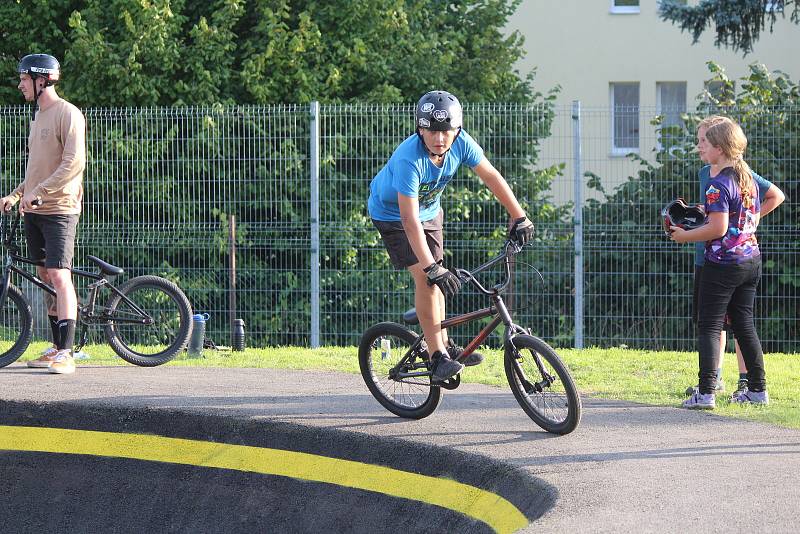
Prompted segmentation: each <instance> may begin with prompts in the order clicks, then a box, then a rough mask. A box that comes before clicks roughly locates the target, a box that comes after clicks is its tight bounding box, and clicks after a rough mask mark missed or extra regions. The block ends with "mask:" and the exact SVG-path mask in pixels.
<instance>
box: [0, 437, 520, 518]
mask: <svg viewBox="0 0 800 534" xmlns="http://www.w3.org/2000/svg"><path fill="white" fill-rule="evenodd" d="M2 449H4V450H12V451H31V452H48V453H59V454H82V455H89V456H105V457H110V458H132V459H135V460H146V461H153V462H166V463H172V464H185V465H195V466H200V467H213V468H218V469H232V470H235V471H245V472H251V473H262V474H265V475H277V476H284V477H291V478H297V479H301V480H310V481H314V482H324V483H327V484H335V485H337V486H345V487H348V488H356V489H361V490H367V491H374V492H377V493H382V494H385V495H391V496H394V497H402V498H404V499H411V500H414V501H420V502H424V503H427V504H432V505H435V506H440V507H442V508H447V509H449V510H454V511H456V512H459V513H462V514H464V515H467V516H469V517H472V518H474V519H477V520H478V521H482V522H484V523H486V524H487V525H489V526H490V527H491V528H493V529H494V530H495V531H496V532H499V533H506V532H514V531H516V530H519V529H521V528H523V527H526V526H527V525H528V520H527V518H526V517H525V516H524V515H523V514H522V512H520V511H519V510H518V509H517V508H516V507H515V506H514V505H513V504H511V503H510V502H508V501H507V500H505V499H504V498H502V497H500V496H499V495H496V494H494V493H491V492H489V491H485V490H482V489H480V488H476V487H475V486H470V485H468V484H462V483H460V482H456V481H454V480H448V479H444V478H436V477H431V476H426V475H419V474H416V473H410V472H408V471H400V470H398V469H391V468H388V467H383V466H378V465H371V464H365V463H362V462H354V461H350V460H341V459H337V458H327V457H325V456H317V455H314V454H307V453H302V452H294V451H285V450H280V449H267V448H261V447H251V446H246V445H232V444H228V443H213V442H208V441H196V440H189V439H179V438H167V437H162V436H149V435H144V434H119V433H113V432H96V431H90V430H72V429H63V428H40V427H24V426H2V425H0V450H2Z"/></svg>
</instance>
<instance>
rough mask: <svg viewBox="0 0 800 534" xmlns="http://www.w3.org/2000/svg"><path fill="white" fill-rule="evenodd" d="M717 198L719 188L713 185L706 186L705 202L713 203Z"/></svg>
mask: <svg viewBox="0 0 800 534" xmlns="http://www.w3.org/2000/svg"><path fill="white" fill-rule="evenodd" d="M718 200H719V189H717V188H716V187H714V186H713V185H710V186H708V189H707V190H706V202H708V203H709V204H714V203H715V202H717V201H718Z"/></svg>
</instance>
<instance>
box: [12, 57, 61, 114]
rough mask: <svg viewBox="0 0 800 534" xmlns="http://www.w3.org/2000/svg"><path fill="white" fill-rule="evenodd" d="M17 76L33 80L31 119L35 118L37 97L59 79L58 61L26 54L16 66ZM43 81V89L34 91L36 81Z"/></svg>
mask: <svg viewBox="0 0 800 534" xmlns="http://www.w3.org/2000/svg"><path fill="white" fill-rule="evenodd" d="M17 72H18V73H19V74H27V75H28V76H30V77H31V79H32V80H33V110H32V113H33V118H35V116H36V109H37V107H38V105H39V96H40V95H41V94H42V91H44V88H45V87H49V86H51V85H55V84H57V83H58V80H59V79H60V78H61V65H59V64H58V60H57V59H56V58H54V57H53V56H51V55H49V54H28V55H27V56H25V57H23V58H22V59H21V60H20V61H19V66H17ZM37 78H43V79H44V80H45V84H44V87H42V89H41V90H39V91H37V90H36V79H37Z"/></svg>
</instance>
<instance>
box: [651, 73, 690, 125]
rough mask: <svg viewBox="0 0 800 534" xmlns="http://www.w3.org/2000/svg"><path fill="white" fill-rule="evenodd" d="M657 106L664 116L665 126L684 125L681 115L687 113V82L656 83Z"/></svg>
mask: <svg viewBox="0 0 800 534" xmlns="http://www.w3.org/2000/svg"><path fill="white" fill-rule="evenodd" d="M656 106H657V107H658V114H659V115H662V116H663V117H664V120H663V121H662V122H661V124H662V125H663V126H683V120H682V119H681V115H682V114H684V113H686V82H659V83H657V84H656Z"/></svg>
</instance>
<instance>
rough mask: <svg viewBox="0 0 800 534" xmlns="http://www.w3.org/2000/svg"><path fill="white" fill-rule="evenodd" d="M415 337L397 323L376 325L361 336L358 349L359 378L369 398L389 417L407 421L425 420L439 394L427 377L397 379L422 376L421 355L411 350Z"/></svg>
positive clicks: (433, 407) (425, 369)
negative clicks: (373, 398)
mask: <svg viewBox="0 0 800 534" xmlns="http://www.w3.org/2000/svg"><path fill="white" fill-rule="evenodd" d="M417 337H418V336H417V334H416V333H414V332H412V331H411V330H409V329H408V328H405V327H404V326H401V325H399V324H397V323H379V324H376V325H375V326H373V327H371V328H369V329H368V330H367V331H366V332H364V335H363V336H362V337H361V343H360V344H359V346H358V363H359V366H360V367H361V376H362V377H363V378H364V382H366V384H367V387H368V388H369V391H370V393H372V396H373V397H375V398H376V399H377V400H378V402H380V403H381V404H382V405H383V407H384V408H386V409H387V410H389V411H390V412H392V413H393V414H395V415H399V416H400V417H406V418H409V419H422V418H423V417H427V416H429V415H430V414H432V413H433V412H434V411H435V410H436V408H437V406H439V402H441V400H442V390H441V388H440V387H438V386H431V377H430V374H428V375H427V376H413V377H400V376H399V373H419V374H420V375H424V374H425V371H427V369H428V367H427V364H426V361H425V356H424V354H425V353H424V352H423V353H420V351H419V349H412V347H413V345H414V343H415V342H416V341H417Z"/></svg>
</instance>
